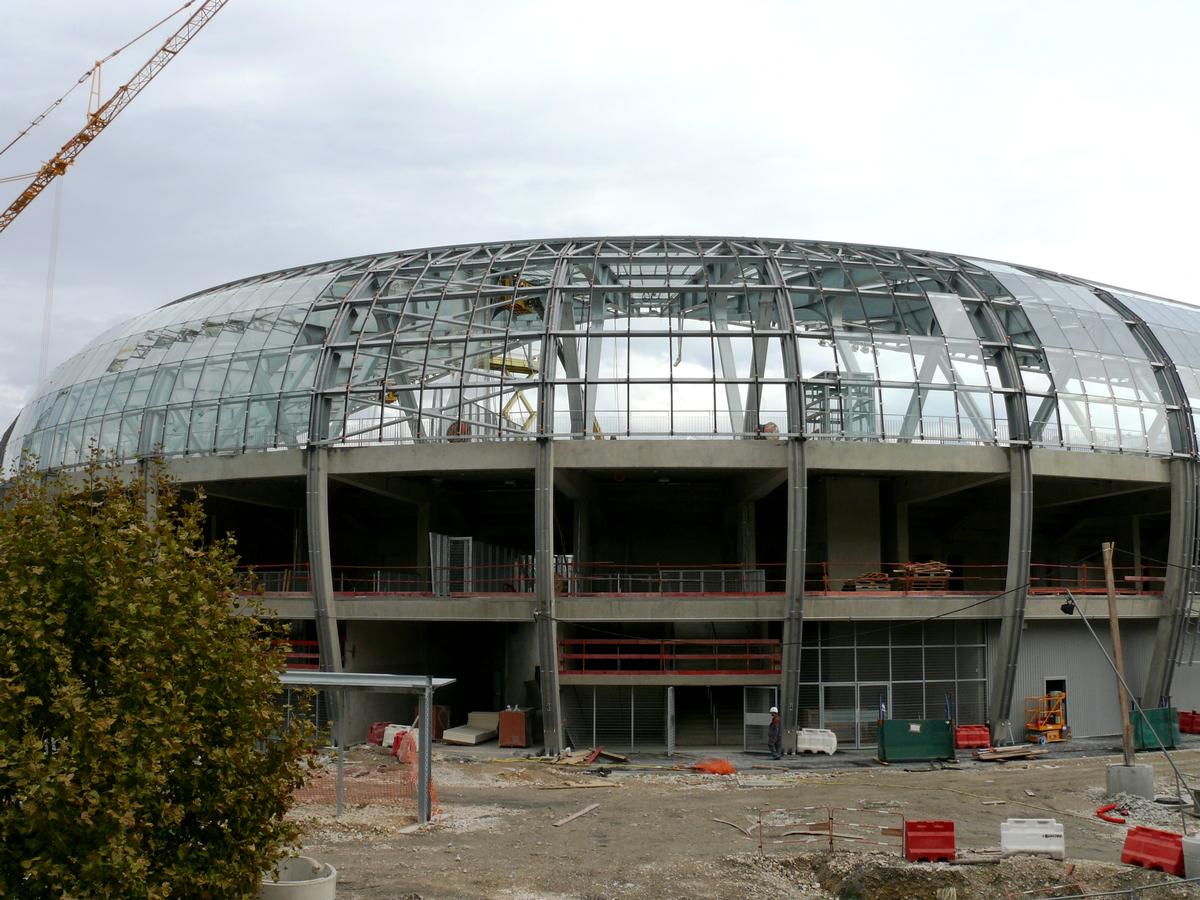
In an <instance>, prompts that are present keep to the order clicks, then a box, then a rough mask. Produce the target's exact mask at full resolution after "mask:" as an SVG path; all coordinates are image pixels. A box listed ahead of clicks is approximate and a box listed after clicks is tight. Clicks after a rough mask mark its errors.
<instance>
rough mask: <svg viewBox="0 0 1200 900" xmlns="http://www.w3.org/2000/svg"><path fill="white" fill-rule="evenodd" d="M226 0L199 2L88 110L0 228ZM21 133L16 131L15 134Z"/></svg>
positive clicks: (0, 226)
mask: <svg viewBox="0 0 1200 900" xmlns="http://www.w3.org/2000/svg"><path fill="white" fill-rule="evenodd" d="M194 2H196V0H188V2H187V3H185V4H184V5H183V7H181V8H180V10H176V12H180V11H182V10H183V9H186V8H187V7H188V6H191V5H192V3H194ZM228 2H229V0H205V2H203V3H201V4H200V7H199V9H197V10H196V11H195V12H194V13H192V15H191V17H190V18H189V19H188V20H187V21H186V22H184V23H183V25H182V26H181V27H180V28H179V30H178V31H176V32H175V33H174V34H173V35H171V36H170V37H169V38H167V40H166V43H164V44H163V45H162V46H161V47H159V48H158V51H157V52H156V53H155V54H154V55H153V56H152V57H150V59H149V60H148V61H147V62H146V64H145V65H143V66H142V67H141V68H140V69H138V70H137V72H135V73H134V75H133V77H132V78H130V79H129V81H127V82H126V83H125V84H123V85H121V86H120V87H119V88H117V90H116V92H115V93H114V94H113V95H112V96H111V97H109V98H108V99H107V100H106V101H104V102H103V103H101V104H100V105H99V106H98V107H97V108H96V109H95V110H89V112H88V120H87V124H86V125H84V126H83V128H82V129H81V130H80V131H79V133H78V134H76V135H75V136H74V137H72V138H71V139H70V140H69V141H67V142H66V143H65V144H63V145H62V148H61V149H60V150H59V151H58V152H57V153H56V154H54V156H53V157H52V158H51V159H50V160H49V161H48V162H47V163H46V164H45V165H43V166H42V167H41V169H39V170H38V172H37V174H35V175H34V176H33V180H32V181H30V182H29V184H28V185H27V186H26V188H25V190H23V191H21V193H20V195H19V196H18V197H17V199H16V200H14V201H13V202H12V204H11V205H10V206H9V207H8V209H6V210H5V211H4V212H3V214H0V231H3V230H4V229H5V228H7V227H8V226H9V225H11V224H12V221H13V220H14V219H15V218H16V217H17V216H19V215H20V214H21V211H22V210H23V209H25V207H27V206H28V205H29V204H30V203H32V202H33V201H34V200H35V199H36V198H37V195H38V194H40V193H41V192H42V191H44V190H45V189H46V188H47V187H48V186H49V185H50V183H51V182H52V181H54V179H55V178H58V177H59V176H60V175H62V174H63V173H64V172H66V171H67V167H68V166H70V165H71V163H73V162H75V159H76V157H78V156H79V154H80V153H82V152H83V148H84V147H86V146H87V145H88V144H90V143H91V142H92V141H94V140H95V139H96V136H97V135H98V134H100V132H101V131H103V130H104V129H105V128H106V127H107V126H108V124H109V123H110V122H112V120H113V119H115V118H116V117H117V115H118V114H119V113H120V112H121V110H123V109H124V108H125V107H126V106H128V105H129V104H130V102H132V100H133V98H134V97H136V96H137V95H138V94H140V93H141V92H142V90H143V89H144V88H145V87H146V85H148V84H149V83H150V82H151V81H152V80H153V79H154V76H155V75H157V74H158V73H159V72H161V71H162V70H163V67H164V66H166V64H167V63H169V62H170V61H171V60H173V59H174V58H175V57H176V56H177V55H178V54H179V51H180V50H182V49H183V48H184V47H185V46H186V45H187V43H188V41H190V40H191V39H192V38H194V37H195V36H196V34H197V33H198V32H199V31H200V29H201V28H203V27H204V26H205V25H207V24H208V23H209V22H210V21H211V20H212V17H213V16H215V15H216V14H217V13H218V12H220V11H221V7H223V6H224V5H225V4H226V3H228ZM168 18H170V17H168ZM160 24H161V23H160ZM126 46H128V45H126ZM122 49H123V48H122ZM114 55H115V54H114ZM110 58H111V55H110ZM99 66H100V63H97V64H96V66H95V68H93V69H92V71H91V72H90V73H89V75H93V76H94V74H95V73H96V72H97V71H98V69H99ZM85 77H86V76H85ZM81 81H82V79H81ZM92 84H93V91H95V90H96V87H97V85H98V81H97V80H96V79H95V78H93V82H92ZM57 103H58V101H56V102H55V103H54V104H51V108H53V107H54V106H56V105H57ZM43 115H44V114H43ZM41 118H42V116H39V117H38V118H37V119H35V120H34V124H36V123H37V122H39V121H41ZM26 131H28V129H26ZM24 134H25V132H22V135H24ZM22 135H18V138H19V137H21V136H22ZM14 143H15V141H14ZM8 146H9V147H11V146H12V144H11V143H10V144H9V145H8ZM5 149H7V147H6V148H5Z"/></svg>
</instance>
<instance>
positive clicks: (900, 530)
mask: <svg viewBox="0 0 1200 900" xmlns="http://www.w3.org/2000/svg"><path fill="white" fill-rule="evenodd" d="M910 556H912V553H911V552H910V551H909V546H908V504H907V503H903V502H902V503H897V504H896V562H908V561H909V557H910Z"/></svg>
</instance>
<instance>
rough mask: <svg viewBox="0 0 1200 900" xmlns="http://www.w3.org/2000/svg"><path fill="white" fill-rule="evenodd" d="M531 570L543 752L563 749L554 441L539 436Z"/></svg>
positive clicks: (534, 478) (535, 468) (534, 486)
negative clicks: (556, 565) (556, 609)
mask: <svg viewBox="0 0 1200 900" xmlns="http://www.w3.org/2000/svg"><path fill="white" fill-rule="evenodd" d="M533 536H534V538H533V539H534V549H533V569H534V581H535V587H534V590H535V592H536V595H537V629H538V660H539V662H540V664H541V668H542V731H543V733H544V735H545V741H546V752H547V753H558V752H560V751H561V750H562V749H563V742H562V733H563V730H562V709H561V705H560V702H559V696H558V622H557V621H556V620H555V607H554V442H553V441H552V440H550V439H549V438H538V440H537V461H536V463H535V467H534V476H533Z"/></svg>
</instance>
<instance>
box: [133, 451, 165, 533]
mask: <svg viewBox="0 0 1200 900" xmlns="http://www.w3.org/2000/svg"><path fill="white" fill-rule="evenodd" d="M161 468H162V463H161V462H159V461H158V460H155V459H148V458H147V457H142V458H141V459H139V460H138V477H140V478H141V479H142V483H143V484H144V485H145V486H146V521H147V522H153V521H155V520H156V519H157V518H158V473H159V471H160V470H161Z"/></svg>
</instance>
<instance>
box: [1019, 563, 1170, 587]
mask: <svg viewBox="0 0 1200 900" xmlns="http://www.w3.org/2000/svg"><path fill="white" fill-rule="evenodd" d="M1166 574H1167V570H1166V567H1165V566H1162V565H1148V564H1145V563H1143V564H1142V565H1140V566H1114V567H1113V580H1114V581H1115V582H1116V588H1117V593H1118V594H1161V593H1162V590H1163V582H1164V581H1165V579H1166ZM1067 590H1069V591H1071V593H1073V594H1103V593H1106V592H1107V589H1106V588H1105V586H1104V566H1103V565H1102V564H1101V563H1099V562H1090V563H1080V564H1079V565H1073V566H1061V565H1051V564H1048V563H1032V564H1031V565H1030V566H1029V592H1030V593H1032V594H1061V593H1063V592H1064V591H1067Z"/></svg>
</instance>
